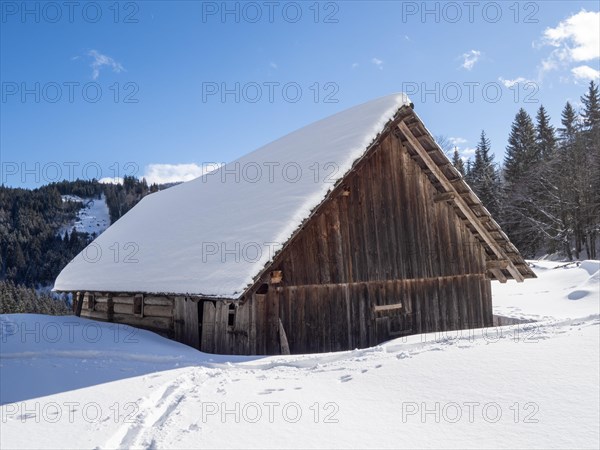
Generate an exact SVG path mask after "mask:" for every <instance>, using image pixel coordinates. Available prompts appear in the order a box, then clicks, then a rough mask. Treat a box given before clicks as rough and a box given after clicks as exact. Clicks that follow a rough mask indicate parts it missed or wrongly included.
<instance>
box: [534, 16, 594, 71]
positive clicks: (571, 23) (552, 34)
mask: <svg viewBox="0 0 600 450" xmlns="http://www.w3.org/2000/svg"><path fill="white" fill-rule="evenodd" d="M598 36H600V12H597V11H596V12H594V11H586V10H581V11H580V12H578V13H577V14H574V15H572V16H570V17H568V18H567V19H565V20H563V21H562V22H560V23H559V24H558V25H557V26H556V27H555V28H546V30H545V31H544V36H543V40H544V43H545V44H547V45H551V46H553V47H556V48H557V49H559V50H561V51H560V52H559V54H558V56H559V58H566V59H568V60H570V61H575V62H582V61H590V60H592V59H596V58H599V57H600V39H599V38H598Z"/></svg>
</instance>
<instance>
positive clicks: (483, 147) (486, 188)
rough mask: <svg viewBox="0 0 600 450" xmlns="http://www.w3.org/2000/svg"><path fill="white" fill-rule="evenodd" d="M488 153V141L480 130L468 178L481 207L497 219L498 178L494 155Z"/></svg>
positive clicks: (489, 149) (489, 144)
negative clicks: (481, 204)
mask: <svg viewBox="0 0 600 450" xmlns="http://www.w3.org/2000/svg"><path fill="white" fill-rule="evenodd" d="M490 151H491V143H490V140H489V139H488V138H487V136H486V135H485V131H483V130H482V131H481V136H480V138H479V143H478V144H477V148H476V149H475V161H474V162H473V166H472V167H471V172H470V175H469V178H470V183H471V188H472V189H473V190H474V191H475V193H476V194H477V196H478V197H479V199H480V200H481V202H482V203H483V205H484V206H485V207H486V208H487V209H488V211H489V212H490V214H492V216H493V217H497V216H498V213H499V209H500V205H499V201H500V178H499V176H498V171H497V169H496V166H495V164H494V155H493V154H492V153H490Z"/></svg>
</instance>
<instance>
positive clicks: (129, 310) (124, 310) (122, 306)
mask: <svg viewBox="0 0 600 450" xmlns="http://www.w3.org/2000/svg"><path fill="white" fill-rule="evenodd" d="M113 308H114V312H115V313H118V314H133V304H126V303H115V304H114V306H113Z"/></svg>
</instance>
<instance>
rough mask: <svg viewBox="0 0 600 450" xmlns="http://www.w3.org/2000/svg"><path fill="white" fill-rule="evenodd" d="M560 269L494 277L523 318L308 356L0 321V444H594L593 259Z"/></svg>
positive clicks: (23, 319)
mask: <svg viewBox="0 0 600 450" xmlns="http://www.w3.org/2000/svg"><path fill="white" fill-rule="evenodd" d="M561 265H564V263H551V262H536V263H535V272H536V274H537V275H538V277H539V278H538V279H535V280H529V281H527V282H525V283H523V284H517V283H507V284H504V285H501V284H499V283H494V284H493V289H494V305H495V306H494V310H495V313H496V314H498V315H502V316H507V317H516V318H520V319H528V320H532V319H533V320H536V321H537V322H535V323H530V324H520V325H511V326H505V327H501V328H489V329H484V330H470V331H462V332H448V333H437V334H428V335H416V336H411V337H408V338H401V339H397V340H394V341H390V342H387V343H385V344H382V345H379V346H377V347H374V348H369V349H364V350H354V351H349V352H340V353H329V354H319V355H296V356H271V357H239V356H217V355H209V354H203V353H200V352H197V351H195V350H193V349H191V348H189V347H186V346H184V345H181V344H178V343H175V342H171V341H168V340H165V339H163V338H161V337H159V336H157V335H155V334H153V333H150V332H146V331H141V330H135V329H132V328H130V327H127V326H119V327H117V326H116V325H114V324H106V323H99V322H94V321H89V320H84V319H78V318H74V317H62V318H57V317H49V316H36V315H5V316H0V320H1V322H0V333H1V335H0V345H1V354H0V357H1V358H0V375H1V376H0V400H1V403H2V404H3V406H2V407H1V423H0V426H1V431H2V432H1V433H0V447H2V448H17V447H18V448H115V447H134V448H213V447H235V448H239V447H250V448H252V447H255V448H264V447H271V448H280V447H285V448H289V447H294V448H299V447H303V448H306V447H316V448H334V447H344V448H348V447H378V448H381V447H396V448H397V447H427V448H432V447H434V448H523V447H532V448H598V446H599V445H600V436H599V433H600V432H599V428H598V424H599V420H600V416H599V414H600V413H599V410H600V404H599V395H600V392H599V385H600V380H599V364H600V354H599V350H600V344H599V342H600V341H599V339H600V336H599V330H600V327H599V326H598V325H600V314H599V313H600V311H599V305H600V299H599V297H600V291H599V282H600V281H599V276H600V272H599V268H600V262H598V261H595V262H593V261H586V262H584V263H582V264H581V265H580V266H577V265H575V264H572V265H568V266H565V267H560V266H561Z"/></svg>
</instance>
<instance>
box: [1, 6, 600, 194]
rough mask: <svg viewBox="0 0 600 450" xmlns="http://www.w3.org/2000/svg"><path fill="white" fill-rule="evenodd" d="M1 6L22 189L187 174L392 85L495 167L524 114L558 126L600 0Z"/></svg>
mask: <svg viewBox="0 0 600 450" xmlns="http://www.w3.org/2000/svg"><path fill="white" fill-rule="evenodd" d="M0 4H1V17H0V27H1V30H0V37H1V43H0V50H1V56H0V63H1V67H0V78H1V82H2V98H1V103H0V107H1V119H0V134H1V136H0V145H1V154H0V159H1V163H2V181H3V182H4V183H5V184H7V185H11V186H19V187H35V186H37V185H39V184H43V183H45V182H48V181H53V180H56V179H58V178H61V179H62V178H67V179H73V178H77V177H80V178H91V177H96V176H97V177H110V176H114V175H119V176H122V175H123V174H135V175H136V176H146V177H147V178H149V179H150V180H151V181H171V180H173V179H189V178H190V177H193V176H195V175H198V174H199V173H200V171H201V169H202V166H203V164H204V163H207V162H213V161H216V162H227V161H231V160H233V159H235V158H237V157H239V156H241V155H242V154H244V153H247V152H249V151H251V150H254V149H255V148H257V147H259V146H261V145H263V144H265V143H268V142H270V141H272V140H274V139H276V138H278V137H280V136H282V135H284V134H286V133H288V132H290V131H293V130H295V129H297V128H299V127H301V126H303V125H306V124H308V123H310V122H312V121H315V120H317V119H320V118H322V117H325V116H327V115H330V114H332V113H335V112H337V111H340V110H343V109H345V108H347V107H350V106H353V105H355V104H358V103H361V102H363V101H367V100H369V99H372V98H375V97H378V96H382V95H386V94H389V93H392V92H397V91H401V90H405V91H409V93H411V94H412V95H411V99H412V101H413V102H414V104H415V110H416V112H417V113H418V114H419V115H420V116H421V118H422V119H423V120H424V121H425V123H426V125H427V126H428V128H429V129H430V131H431V132H432V133H433V134H434V135H436V136H439V135H443V136H446V137H448V138H451V140H452V141H453V142H454V143H456V144H457V145H458V147H459V149H460V150H461V152H462V154H463V155H464V156H465V157H468V156H469V155H470V154H471V152H472V149H473V148H474V147H475V145H476V143H477V139H478V137H479V134H480V132H481V130H482V129H485V130H486V132H487V133H488V136H489V137H490V138H491V140H492V149H493V151H494V153H495V154H496V158H497V160H498V161H501V159H502V158H503V154H504V148H505V145H506V139H507V136H508V131H509V127H510V124H511V122H512V120H513V118H514V115H515V113H516V112H517V110H518V109H519V108H520V107H524V108H525V109H526V110H527V111H529V112H530V114H532V115H534V114H535V111H536V110H537V108H538V107H539V105H540V104H544V106H545V107H546V108H547V110H548V111H549V112H550V114H551V116H552V121H553V123H554V124H558V122H559V118H560V111H561V110H562V107H563V106H564V103H565V102H566V101H567V100H570V101H572V102H573V103H574V104H575V105H576V106H579V97H580V96H581V95H582V94H583V93H584V92H585V90H586V87H587V84H588V83H589V80H590V79H593V78H597V77H598V70H599V59H598V57H599V55H598V52H599V50H598V48H599V46H600V45H599V43H598V40H599V39H600V37H599V35H600V34H599V31H598V23H599V22H600V19H599V17H600V16H599V15H598V2H578V1H542V2H519V3H517V2H513V1H509V2H477V1H476V2H426V3H425V2H420V1H419V2H400V1H386V2H376V1H375V2H374V1H369V2H366V1H365V2H363V1H347V2H319V3H316V2H313V1H310V2H229V3H223V2H193V1H188V2H160V1H141V2H119V3H115V2H112V1H111V2H79V3H77V4H75V5H73V6H72V7H69V6H66V5H65V4H64V3H63V2H25V3H24V2H11V1H9V2H7V1H2V2H0ZM70 8H72V9H70ZM586 11H587V12H586ZM223 89H226V90H228V91H229V93H227V94H226V95H224V96H223V95H221V94H222V90H223ZM259 89H260V91H259ZM425 91H426V92H429V94H427V95H423V93H424V92H425ZM436 94H437V97H438V98H436ZM470 94H471V98H469V97H470ZM515 97H517V98H515ZM496 99H497V101H493V100H496Z"/></svg>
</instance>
